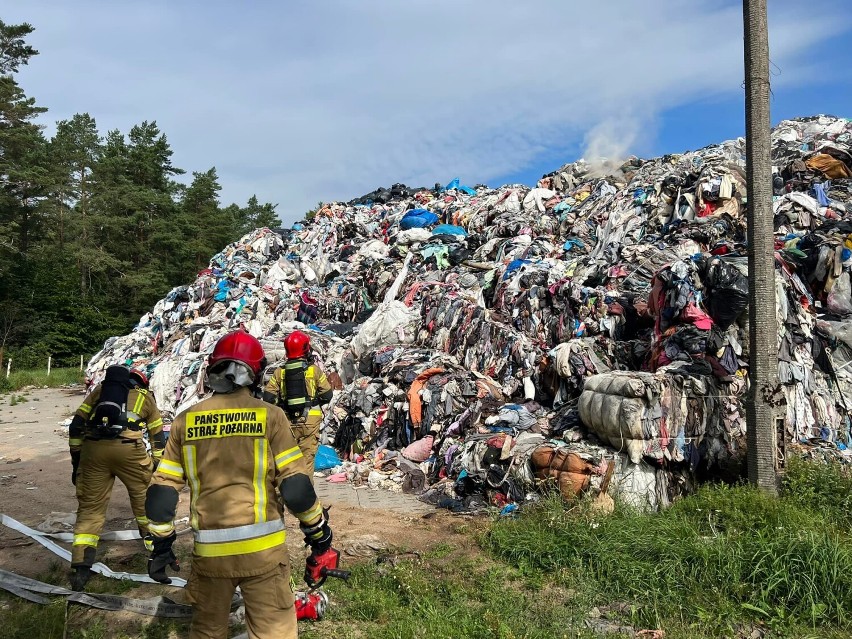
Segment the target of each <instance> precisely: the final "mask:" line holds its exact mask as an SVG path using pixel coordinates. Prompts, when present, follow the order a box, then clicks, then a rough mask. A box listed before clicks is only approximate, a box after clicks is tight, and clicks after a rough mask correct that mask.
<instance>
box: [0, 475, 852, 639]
mask: <svg viewBox="0 0 852 639" xmlns="http://www.w3.org/2000/svg"><path fill="white" fill-rule="evenodd" d="M338 525H339V526H340V527H341V529H343V528H345V526H346V522H345V521H344V520H341V521H339V522H338ZM850 526H852V479H850V477H849V475H848V474H847V473H846V472H845V470H844V469H842V468H840V467H838V466H819V465H816V464H812V463H804V462H791V466H790V468H789V469H788V472H787V475H786V477H785V481H784V485H783V489H782V491H781V496H780V497H779V498H777V499H775V498H770V497H767V496H765V495H763V494H762V493H760V492H758V491H756V490H755V489H753V488H751V487H748V486H734V487H729V486H708V487H705V488H703V489H701V490H700V491H699V493H698V494H696V495H694V496H692V497H689V498H687V499H683V500H681V501H679V502H678V503H676V504H675V505H674V506H673V507H672V508H670V509H669V510H667V511H665V512H663V513H655V514H641V513H636V512H632V511H630V510H627V509H624V508H617V509H616V512H615V513H614V514H613V515H610V516H607V517H602V516H600V515H596V514H595V513H594V511H593V510H592V509H591V508H588V507H587V505H586V504H584V503H579V504H573V505H571V506H569V507H567V508H566V505H565V504H564V503H562V502H561V501H560V500H559V499H556V498H547V499H544V500H543V501H542V502H541V503H540V504H538V505H536V506H534V507H531V508H528V509H526V510H525V511H524V512H522V513H521V515H520V516H518V517H517V518H515V519H494V520H490V521H489V520H482V519H479V520H477V519H473V520H470V519H467V518H459V519H457V520H452V519H451V520H448V522H447V523H446V524H444V526H443V528H445V529H446V530H445V533H444V534H443V539H441V540H440V541H439V542H433V543H431V544H430V545H429V546H428V550H426V551H425V552H419V553H415V552H410V551H411V548H407V547H406V546H405V545H404V544H405V541H400V539H399V538H396V539H388V540H386V541H388V542H390V543H391V544H396V546H394V547H393V548H392V549H391V550H390V551H389V552H387V553H384V552H383V553H381V554H379V555H378V556H377V557H374V558H372V559H365V560H357V561H355V560H347V561H346V567H347V568H350V569H352V571H353V576H352V580H351V583H350V584H343V583H340V582H334V583H329V584H327V585H326V589H327V591H328V593H329V596H330V598H331V606H330V608H329V610H328V612H327V614H326V617H325V619H324V620H323V621H322V622H320V623H313V624H312V623H302V624H300V635H299V636H300V637H302V638H303V639H327V638H328V637H334V638H335V639H367V638H369V639H403V638H404V639H408V638H412V639H414V638H416V639H432V638H435V639H437V638H439V637H440V638H445V637H452V638H467V637H471V638H478V637H483V638H484V637H498V638H502V639H520V638H522V637H523V638H528V639H539V638H540V639H544V638H548V639H549V638H551V637H556V638H567V637H570V638H573V639H591V638H593V637H625V636H633V637H642V638H647V637H660V636H664V637H665V639H698V638H704V637H733V638H737V639H768V638H769V637H777V638H789V639H793V638H794V637H795V638H797V639H798V638H806V637H807V638H817V637H819V638H824V639H840V638H841V637H849V636H852V615H850V611H852V573H850V570H849V566H850V565H852V535H850V533H849V530H850ZM376 534H381V531H380V530H377V531H376ZM415 534H416V533H415ZM300 569H301V566H294V572H295V573H298V572H299V571H300ZM24 610H28V611H29V612H30V613H31V615H32V616H27V615H24V614H22V612H23V611H24ZM58 614H59V612H58V610H57V609H55V608H51V607H43V608H38V607H35V606H33V605H32V604H28V603H26V602H21V601H20V600H14V599H12V598H11V597H9V596H6V595H3V594H0V624H2V625H3V626H4V627H5V628H7V629H10V630H12V631H13V632H12V634H11V635H10V636H15V637H26V638H27V639H38V637H51V638H52V637H57V639H58V637H59V636H60V635H56V634H52V631H51V630H48V628H55V626H56V622H57V619H56V617H57V616H58ZM89 614H90V615H93V616H98V615H101V614H104V615H108V614H109V613H89ZM40 615H44V623H43V624H41V625H39V624H37V623H34V622H35V619H36V618H37V617H38V616H40ZM16 624H20V625H21V626H22V628H23V627H26V630H25V631H21V630H22V628H14V626H15V625H16ZM38 627H41V628H42V629H43V630H42V633H39V632H38V631H37V630H36V628H38ZM106 627H107V626H104V628H106ZM91 629H92V627H91V626H90V627H89V630H90V631H91ZM643 631H644V632H643ZM651 631H663V632H664V633H665V634H664V635H661V634H656V635H655V634H653V633H652V632H651ZM140 632H141V631H140ZM160 632H167V635H166V634H164V635H162V636H169V637H185V636H187V635H186V627H185V625H184V626H181V625H178V624H169V625H166V624H161V623H154V624H151V625H150V626H149V627H148V628H147V629H146V630H145V634H144V636H146V637H153V636H158V637H159V636H160V634H158V633H160ZM232 634H233V633H232ZM68 636H69V637H70V638H71V639H74V638H75V637H84V636H85V637H96V636H97V633H94V632H89V634H86V633H85V632H84V633H83V634H79V631H78V630H75V631H73V632H70V633H69V635H68ZM114 636H127V635H123V634H120V633H119V634H115V635H114ZM140 636H141V635H140Z"/></svg>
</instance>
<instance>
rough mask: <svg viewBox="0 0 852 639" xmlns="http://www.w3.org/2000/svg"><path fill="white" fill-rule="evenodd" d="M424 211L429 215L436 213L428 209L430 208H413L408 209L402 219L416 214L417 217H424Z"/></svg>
mask: <svg viewBox="0 0 852 639" xmlns="http://www.w3.org/2000/svg"><path fill="white" fill-rule="evenodd" d="M424 213H425V214H426V215H427V216H429V215H435V214H434V213H432V212H431V211H428V210H426V209H411V210H410V211H408V212H407V213H406V214H405V215H403V216H402V219H403V220H404V219H405V218H407V217H414V216H417V217H423V214H424Z"/></svg>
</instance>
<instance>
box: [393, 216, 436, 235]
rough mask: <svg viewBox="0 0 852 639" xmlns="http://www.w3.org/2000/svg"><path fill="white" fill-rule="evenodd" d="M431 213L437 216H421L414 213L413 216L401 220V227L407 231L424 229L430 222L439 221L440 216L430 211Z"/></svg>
mask: <svg viewBox="0 0 852 639" xmlns="http://www.w3.org/2000/svg"><path fill="white" fill-rule="evenodd" d="M430 215H431V216H432V217H433V218H435V219H431V218H427V217H425V216H423V217H421V216H420V215H412V216H411V217H406V218H403V219H402V220H400V222H399V228H401V229H402V230H403V231H407V230H408V229H422V228H423V227H424V226H429V225H430V224H434V223H435V222H437V221H438V216H437V215H435V214H434V213H430Z"/></svg>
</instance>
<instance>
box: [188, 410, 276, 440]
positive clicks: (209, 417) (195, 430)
mask: <svg viewBox="0 0 852 639" xmlns="http://www.w3.org/2000/svg"><path fill="white" fill-rule="evenodd" d="M265 435H266V409H265V408H243V409H238V410H233V409H219V410H204V411H193V412H189V413H187V414H186V440H187V441H190V440H197V439H214V438H218V437H233V436H244V437H263V436H265Z"/></svg>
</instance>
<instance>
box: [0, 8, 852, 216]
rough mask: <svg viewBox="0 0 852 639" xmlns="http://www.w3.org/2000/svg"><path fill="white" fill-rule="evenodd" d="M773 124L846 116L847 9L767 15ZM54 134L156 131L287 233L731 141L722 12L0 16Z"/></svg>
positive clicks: (180, 155) (850, 71) (736, 12)
mask: <svg viewBox="0 0 852 639" xmlns="http://www.w3.org/2000/svg"><path fill="white" fill-rule="evenodd" d="M769 4H770V46H771V50H772V51H771V56H772V60H773V63H774V64H775V67H776V68H775V73H776V75H775V77H774V78H773V92H774V97H773V102H772V110H773V114H772V116H773V117H772V119H773V122H777V121H778V120H780V119H782V118H784V117H792V116H795V115H810V114H814V113H833V114H835V115H839V116H846V117H852V44H850V43H852V39H850V37H849V36H850V34H851V33H852V11H850V10H849V0H809V1H808V2H807V3H803V2H801V0H770V2H769ZM0 17H2V19H3V20H4V21H6V22H20V21H28V22H30V23H32V24H33V25H34V26H35V27H36V29H37V30H36V32H35V34H33V37H32V41H33V43H34V45H35V46H36V47H37V48H38V49H39V50H40V51H41V55H39V56H38V57H37V58H35V59H34V60H33V61H32V63H31V64H30V65H29V66H28V67H25V68H24V69H23V71H22V73H21V74H20V78H19V79H20V82H21V84H22V85H23V87H24V89H25V90H26V91H27V92H28V94H30V95H32V96H34V97H35V98H36V99H37V100H38V101H39V103H41V104H42V105H43V106H47V107H48V108H49V109H50V111H49V113H48V114H47V116H46V118H45V119H44V123H45V125H46V130H47V133H48V134H50V133H51V132H52V122H54V121H55V120H58V119H63V118H68V117H70V116H71V115H73V114H74V113H76V112H89V113H90V114H91V115H93V116H94V117H95V119H96V120H97V121H98V124H99V127H100V129H101V131H102V133H105V132H106V131H107V130H109V129H112V128H119V129H121V130H123V131H127V130H128V129H129V128H130V127H131V126H132V125H133V124H135V123H138V122H141V121H142V120H146V119H147V120H156V121H157V122H158V124H159V125H160V127H161V128H162V129H163V131H165V133H166V134H167V136H168V138H169V141H170V142H171V144H172V147H173V149H174V151H175V155H174V158H173V159H174V162H175V164H176V165H177V166H179V167H181V168H184V169H186V170H187V171H190V172H191V171H203V170H206V169H208V168H209V167H210V166H216V168H217V170H218V172H219V176H220V180H221V182H222V186H223V190H222V200H223V201H224V202H225V203H228V202H230V201H237V202H244V201H245V200H247V199H248V197H249V196H250V195H252V194H253V193H256V194H257V195H258V197H260V198H261V200H264V201H271V202H276V203H278V204H279V208H278V210H279V213H280V215H281V217H282V218H283V219H284V220H285V221H287V222H289V221H293V220H295V219H297V218H298V217H300V216H301V214H302V213H303V212H304V211H305V210H307V209H308V208H310V207H311V206H312V205H313V204H314V203H316V202H317V201H318V200H329V199H349V198H351V197H355V196H358V195H361V194H363V193H365V192H368V191H371V190H372V189H374V188H375V187H377V186H380V185H385V186H389V185H390V184H391V183H393V182H398V181H399V182H406V183H408V184H410V185H413V186H419V185H432V184H434V183H435V182H436V181H440V182H446V181H448V180H450V179H452V178H453V177H456V176H458V177H460V178H461V179H462V181H463V182H465V183H469V184H473V183H478V182H485V183H488V184H492V185H496V184H502V183H506V182H524V183H533V182H535V180H537V179H538V178H539V177H540V176H541V175H542V174H543V173H545V172H547V171H550V170H552V169H554V168H556V167H558V166H559V165H561V164H563V163H565V162H568V161H573V160H575V159H577V158H578V157H580V156H586V157H592V156H594V155H607V156H609V157H612V156H618V155H624V154H628V153H636V154H638V155H642V156H650V155H658V154H661V153H667V152H678V151H683V150H686V149H690V148H697V147H701V146H705V145H707V144H711V143H714V142H719V141H721V140H724V139H727V138H731V137H736V136H738V135H741V134H742V132H743V114H742V110H743V105H742V99H743V90H742V80H743V68H742V67H743V64H742V10H741V7H740V4H739V3H738V2H736V1H730V0H642V1H641V2H637V1H636V0H607V1H605V2H588V1H587V0H528V1H527V2H523V3H519V2H516V1H514V0H512V1H510V0H468V1H466V2H462V1H456V0H406V1H405V2H399V1H398V0H317V1H316V2H312V3H299V2H294V1H292V0H289V1H284V2H281V1H279V2H273V1H271V0H254V1H253V2H250V3H233V2H225V1H224V0H209V1H206V2H204V1H201V0H173V1H171V2H169V1H167V0H135V1H132V0H113V1H112V2H106V1H101V0H76V1H75V2H73V3H70V2H67V1H61V0H40V1H39V2H37V3H36V2H31V1H28V0H6V2H5V3H4V6H3V10H2V12H0Z"/></svg>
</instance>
